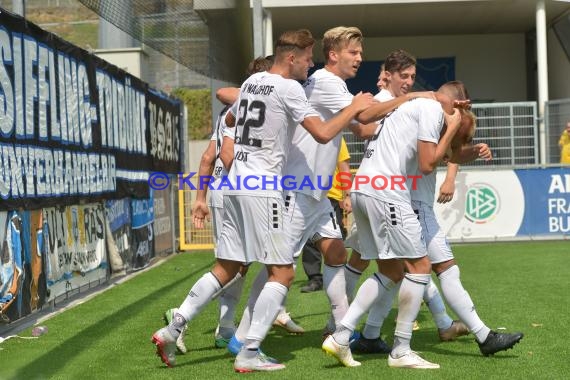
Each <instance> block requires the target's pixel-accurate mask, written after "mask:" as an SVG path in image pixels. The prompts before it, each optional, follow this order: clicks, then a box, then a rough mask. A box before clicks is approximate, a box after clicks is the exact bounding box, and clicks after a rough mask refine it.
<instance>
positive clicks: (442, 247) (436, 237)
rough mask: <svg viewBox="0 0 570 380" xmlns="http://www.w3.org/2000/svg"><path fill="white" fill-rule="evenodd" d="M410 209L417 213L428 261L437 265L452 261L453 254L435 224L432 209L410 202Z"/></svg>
mask: <svg viewBox="0 0 570 380" xmlns="http://www.w3.org/2000/svg"><path fill="white" fill-rule="evenodd" d="M412 208H413V209H414V211H417V214H418V219H419V220H420V225H421V226H422V231H423V233H424V237H425V240H426V244H427V253H428V257H429V261H431V262H432V264H438V263H443V262H445V261H449V260H451V259H453V252H452V251H451V247H450V246H449V242H448V241H447V237H446V236H445V233H444V232H443V230H442V229H441V227H440V226H439V223H438V222H437V219H436V217H435V213H434V212H433V207H432V206H430V205H428V204H427V203H425V202H419V201H412Z"/></svg>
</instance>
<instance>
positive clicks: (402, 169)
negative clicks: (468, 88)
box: [352, 98, 444, 204]
mask: <svg viewBox="0 0 570 380" xmlns="http://www.w3.org/2000/svg"><path fill="white" fill-rule="evenodd" d="M443 121H444V118H443V110H442V108H441V105H440V104H439V103H438V102H437V101H435V100H432V99H423V98H418V99H414V100H411V101H409V102H406V103H404V104H402V105H401V106H400V107H399V108H398V109H397V110H395V111H394V112H392V113H391V114H390V115H388V116H387V117H386V118H384V119H383V124H382V125H381V126H380V128H379V131H378V133H377V134H376V135H375V136H374V137H373V138H372V139H371V141H370V142H369V144H368V148H367V149H366V151H365V152H364V158H363V159H362V163H361V164H360V168H359V169H358V172H357V173H356V177H355V179H354V180H353V183H352V191H353V192H356V193H363V194H367V195H369V196H372V197H375V198H378V199H380V200H383V201H386V202H393V203H400V204H401V203H407V204H409V203H410V202H411V195H410V188H411V186H412V184H413V183H412V180H411V179H409V178H408V176H409V175H414V176H415V175H417V173H418V158H417V145H418V140H421V141H428V142H433V143H436V144H437V142H438V141H439V136H440V132H441V129H442V127H443ZM358 177H360V178H361V179H359V178H358ZM403 179H408V180H407V181H406V182H404V183H402V182H403ZM421 180H422V179H421V178H420V179H417V180H416V181H415V183H416V185H417V183H418V182H419V181H421ZM364 181H368V183H363V182H364Z"/></svg>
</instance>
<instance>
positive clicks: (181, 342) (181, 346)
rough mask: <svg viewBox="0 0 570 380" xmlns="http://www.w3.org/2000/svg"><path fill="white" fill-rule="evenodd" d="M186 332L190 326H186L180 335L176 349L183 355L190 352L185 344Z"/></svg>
mask: <svg viewBox="0 0 570 380" xmlns="http://www.w3.org/2000/svg"><path fill="white" fill-rule="evenodd" d="M186 330H188V325H187V324H186V325H184V328H183V329H182V331H180V335H178V339H176V348H178V351H180V353H181V354H185V353H187V352H188V349H187V348H186V344H185V343H184V335H186Z"/></svg>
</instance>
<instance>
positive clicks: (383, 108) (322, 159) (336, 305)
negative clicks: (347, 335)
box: [228, 27, 427, 350]
mask: <svg viewBox="0 0 570 380" xmlns="http://www.w3.org/2000/svg"><path fill="white" fill-rule="evenodd" d="M361 41H362V33H361V32H360V30H359V29H358V28H354V27H337V28H333V29H330V30H328V31H327V32H326V33H325V35H324V37H323V51H324V53H325V57H326V63H325V67H324V68H323V69H321V70H317V71H316V72H315V73H314V74H313V75H312V76H311V77H310V78H309V79H308V80H307V82H306V83H305V85H304V87H305V93H306V95H307V98H308V99H309V103H310V105H311V106H312V107H313V108H314V109H315V111H317V112H318V113H319V115H320V117H321V118H323V119H324V120H328V119H330V118H332V117H333V116H334V115H335V114H337V113H339V112H341V110H342V109H344V108H345V107H347V106H348V105H349V104H350V102H351V101H352V99H353V95H352V94H351V93H350V92H349V91H348V89H347V87H346V83H345V80H346V79H348V78H352V77H354V76H355V75H356V71H357V70H358V67H359V66H360V63H361V61H362V56H361V54H362V43H361ZM420 95H421V94H416V95H415V96H420ZM423 95H424V96H427V95H426V94H423ZM410 98H411V97H401V98H399V99H395V100H393V101H391V102H387V103H382V104H380V103H375V104H374V105H373V106H371V107H369V109H367V110H366V111H364V112H362V113H361V114H360V115H359V116H358V118H357V119H358V120H359V121H363V122H365V123H369V122H371V121H373V120H377V119H379V118H380V117H382V116H384V115H385V114H386V113H387V112H389V111H391V110H393V109H394V108H395V107H397V106H398V105H399V104H402V103H403V102H405V101H407V100H408V99H410ZM356 125H357V123H355V126H356ZM340 139H341V136H340V135H338V136H336V137H335V138H334V139H332V140H331V141H330V142H328V143H326V144H322V143H320V142H317V141H315V138H313V136H311V134H310V133H309V132H307V131H306V130H305V129H303V128H297V129H296V130H295V134H294V136H293V141H292V148H291V151H290V154H289V157H288V161H287V166H286V169H285V173H286V175H287V176H288V177H290V178H291V177H293V178H294V180H293V182H294V183H297V184H301V183H302V182H303V180H304V179H309V182H310V184H309V185H307V186H295V187H294V189H292V190H290V191H287V192H286V193H285V207H286V208H287V213H286V216H285V218H286V219H285V222H286V223H287V225H288V228H287V233H288V235H289V239H290V241H292V242H293V244H295V248H294V251H295V254H296V255H298V254H300V252H301V250H302V248H303V246H304V244H305V243H306V242H307V241H308V239H312V241H313V242H316V245H317V247H318V249H319V251H321V252H322V253H323V257H324V259H325V266H324V269H323V282H324V288H325V291H326V293H327V296H328V298H329V301H330V304H331V309H332V314H333V316H334V319H335V320H336V321H340V319H341V318H342V316H343V315H344V313H345V312H346V310H347V308H348V300H347V298H346V292H345V283H344V269H343V265H344V263H345V262H346V256H347V254H346V249H345V248H344V244H343V241H342V234H341V231H340V229H339V228H338V223H337V221H336V219H335V215H334V212H333V210H332V207H331V205H330V202H329V200H328V199H327V197H326V193H327V191H328V188H327V185H329V186H330V178H329V177H330V176H332V174H333V172H334V169H335V167H336V158H337V156H338V152H339V149H340ZM256 286H257V285H254V287H253V288H252V292H251V293H250V300H249V301H248V305H249V304H251V303H253V302H255V296H256V294H257V293H256V292H255V288H256ZM248 309H249V306H248V308H246V310H245V311H244V317H243V318H242V321H241V322H240V325H239V327H238V329H237V331H236V336H235V339H234V338H232V341H231V342H230V345H229V346H228V348H229V349H230V350H231V347H233V345H234V343H236V344H239V343H238V342H241V340H242V339H243V338H244V337H243V334H244V333H243V331H244V330H247V325H248V320H247V318H248ZM329 329H330V332H332V331H334V325H333V326H332V327H330V328H329Z"/></svg>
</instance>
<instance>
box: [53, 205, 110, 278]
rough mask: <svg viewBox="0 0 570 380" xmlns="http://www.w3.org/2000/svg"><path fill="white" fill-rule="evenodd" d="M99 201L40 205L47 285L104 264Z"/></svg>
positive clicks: (103, 240) (103, 237)
mask: <svg viewBox="0 0 570 380" xmlns="http://www.w3.org/2000/svg"><path fill="white" fill-rule="evenodd" d="M104 223H105V210H104V208H103V205H102V204H98V203H93V204H87V205H80V206H68V207H53V208H46V209H44V228H43V235H44V240H45V244H47V246H46V251H47V252H46V253H47V259H46V264H47V265H46V266H47V268H46V276H47V283H48V286H51V285H53V284H54V283H56V282H59V281H65V280H69V279H70V278H71V277H72V276H74V275H80V276H82V275H84V274H85V273H88V272H90V271H92V270H95V269H97V268H106V267H107V256H106V254H105V224H104Z"/></svg>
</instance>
